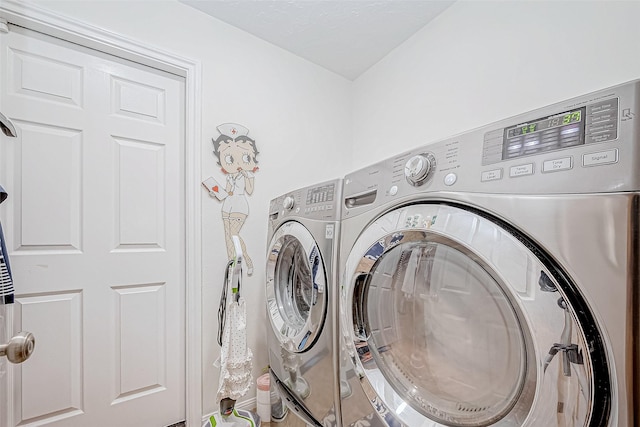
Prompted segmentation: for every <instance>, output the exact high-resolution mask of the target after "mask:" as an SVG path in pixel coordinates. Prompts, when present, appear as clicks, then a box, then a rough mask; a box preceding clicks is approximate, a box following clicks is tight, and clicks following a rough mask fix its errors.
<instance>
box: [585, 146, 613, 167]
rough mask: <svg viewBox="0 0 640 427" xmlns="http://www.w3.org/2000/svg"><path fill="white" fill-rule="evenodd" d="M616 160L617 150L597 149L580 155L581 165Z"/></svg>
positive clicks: (605, 163) (596, 164)
mask: <svg viewBox="0 0 640 427" xmlns="http://www.w3.org/2000/svg"><path fill="white" fill-rule="evenodd" d="M617 162H618V150H617V149H614V150H607V151H599V152H597V153H588V154H583V155H582V165H583V166H599V165H608V164H611V163H617Z"/></svg>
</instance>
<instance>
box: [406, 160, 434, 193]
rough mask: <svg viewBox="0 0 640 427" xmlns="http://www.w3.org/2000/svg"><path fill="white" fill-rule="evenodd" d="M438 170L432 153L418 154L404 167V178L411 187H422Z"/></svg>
mask: <svg viewBox="0 0 640 427" xmlns="http://www.w3.org/2000/svg"><path fill="white" fill-rule="evenodd" d="M435 170H436V158H435V157H434V156H433V154H431V153H423V154H417V155H415V156H413V157H411V158H410V159H409V160H408V161H407V163H406V164H405V165H404V176H405V178H407V181H409V184H411V185H415V186H418V185H422V184H424V183H425V181H426V180H427V179H428V178H430V177H431V176H432V175H433V173H434V172H435Z"/></svg>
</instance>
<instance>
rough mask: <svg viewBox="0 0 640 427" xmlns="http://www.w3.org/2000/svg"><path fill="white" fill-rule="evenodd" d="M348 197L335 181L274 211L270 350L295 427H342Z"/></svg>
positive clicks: (294, 195) (294, 194)
mask: <svg viewBox="0 0 640 427" xmlns="http://www.w3.org/2000/svg"><path fill="white" fill-rule="evenodd" d="M341 190H342V181H341V180H333V181H328V182H324V183H321V184H318V185H314V186H311V187H307V188H302V189H298V190H295V191H291V192H289V193H287V194H285V195H283V196H281V197H278V198H276V199H274V200H272V201H271V204H270V209H269V236H268V242H269V243H268V249H267V264H266V302H267V316H268V318H269V323H270V325H269V326H267V329H268V335H267V344H268V348H269V364H270V369H271V375H272V381H273V382H274V383H275V384H277V386H278V390H279V391H280V395H281V397H282V399H283V401H284V402H285V403H286V404H287V406H288V408H289V412H288V414H287V420H286V425H287V426H289V425H312V426H331V425H335V424H336V421H335V420H336V410H335V406H336V403H337V402H338V401H339V400H338V399H339V397H338V396H339V385H338V384H339V381H338V373H339V370H338V369H337V366H336V365H335V363H336V359H337V357H336V350H335V343H334V341H335V339H336V328H337V322H335V321H334V319H336V313H335V311H334V310H335V306H336V301H337V292H336V283H337V260H338V258H337V257H338V245H339V241H338V236H339V232H340V209H339V207H340V201H341V197H340V195H341ZM291 414H296V415H297V417H296V415H293V416H292V415H291ZM292 417H293V418H292Z"/></svg>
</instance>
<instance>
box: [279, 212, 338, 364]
mask: <svg viewBox="0 0 640 427" xmlns="http://www.w3.org/2000/svg"><path fill="white" fill-rule="evenodd" d="M320 255H321V254H320V252H319V250H318V247H317V245H316V242H315V240H314V239H313V237H312V236H311V233H310V232H309V231H308V230H307V229H306V228H305V227H304V226H303V225H301V224H300V223H297V222H294V221H290V222H287V223H285V224H284V225H282V226H281V227H280V228H279V229H278V230H277V231H276V233H275V234H274V237H273V239H272V242H271V245H270V254H269V258H268V260H267V289H266V293H267V307H268V308H269V314H270V320H271V326H272V327H273V329H274V332H275V334H276V336H277V337H278V338H279V340H280V342H281V343H282V345H283V346H284V348H286V349H287V350H289V351H291V352H302V351H304V350H306V349H308V348H309V347H310V346H311V345H313V343H314V341H315V339H316V338H317V336H318V334H319V332H320V330H321V329H322V326H323V323H324V318H325V316H326V306H327V295H326V286H325V285H326V277H325V269H324V263H323V261H322V257H321V256H320Z"/></svg>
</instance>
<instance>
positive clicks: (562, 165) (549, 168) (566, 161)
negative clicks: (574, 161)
mask: <svg viewBox="0 0 640 427" xmlns="http://www.w3.org/2000/svg"><path fill="white" fill-rule="evenodd" d="M567 169H571V157H563V158H561V159H554V160H547V161H546V162H544V163H543V164H542V172H558V171H563V170H567Z"/></svg>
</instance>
